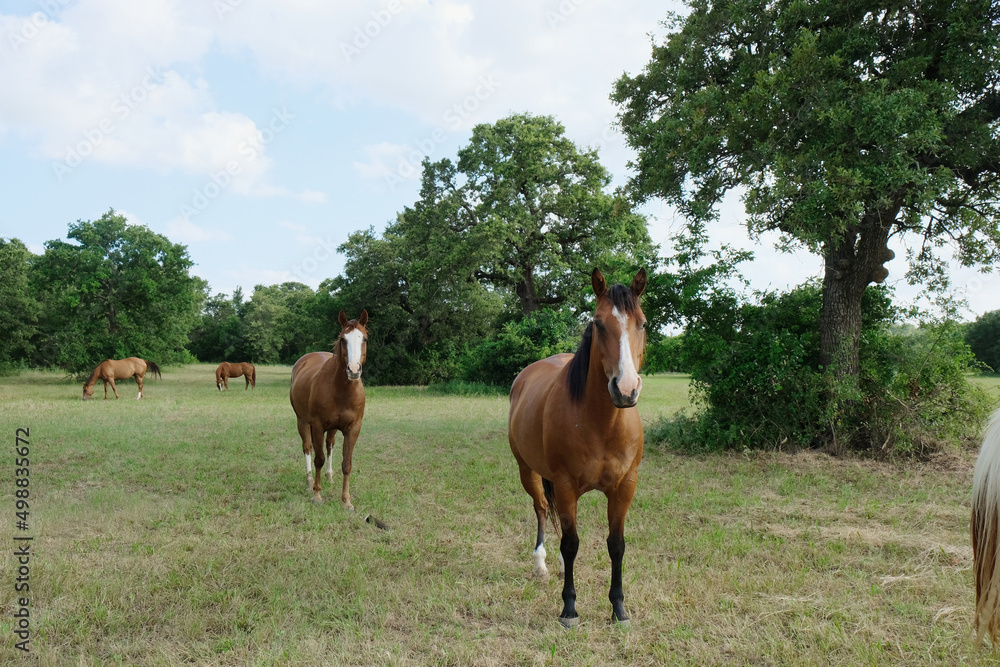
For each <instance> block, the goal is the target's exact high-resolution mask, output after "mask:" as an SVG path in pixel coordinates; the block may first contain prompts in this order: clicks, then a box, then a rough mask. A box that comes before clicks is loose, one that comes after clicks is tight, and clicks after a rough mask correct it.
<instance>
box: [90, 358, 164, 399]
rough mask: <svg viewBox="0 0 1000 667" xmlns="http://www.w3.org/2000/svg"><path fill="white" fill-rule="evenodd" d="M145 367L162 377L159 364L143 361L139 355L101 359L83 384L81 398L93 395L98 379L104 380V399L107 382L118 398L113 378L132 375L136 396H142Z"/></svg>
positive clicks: (106, 396) (121, 378)
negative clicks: (136, 389) (136, 387)
mask: <svg viewBox="0 0 1000 667" xmlns="http://www.w3.org/2000/svg"><path fill="white" fill-rule="evenodd" d="M147 369H148V370H149V371H151V372H153V373H156V376H157V377H159V378H161V379H162V378H163V376H162V375H161V374H160V367H159V366H157V365H156V364H154V363H153V362H152V361H144V360H142V359H140V358H139V357H129V358H128V359H108V360H106V361H102V362H101V363H100V364H99V365H98V366H97V368H95V369H94V372H93V373H91V374H90V379H89V380H87V381H86V382H85V383H84V384H83V400H85V401H86V400H87V399H88V398H90V397H91V396H93V395H94V385H95V384H97V381H98V380H101V381H103V382H104V399H105V400H107V398H108V384H110V385H111V391H113V392H115V398H118V389H117V388H116V387H115V380H124V379H125V378H130V377H134V378H135V381H136V383H138V385H139V395H138V396H136V398H142V376H143V375H145V374H146V370H147Z"/></svg>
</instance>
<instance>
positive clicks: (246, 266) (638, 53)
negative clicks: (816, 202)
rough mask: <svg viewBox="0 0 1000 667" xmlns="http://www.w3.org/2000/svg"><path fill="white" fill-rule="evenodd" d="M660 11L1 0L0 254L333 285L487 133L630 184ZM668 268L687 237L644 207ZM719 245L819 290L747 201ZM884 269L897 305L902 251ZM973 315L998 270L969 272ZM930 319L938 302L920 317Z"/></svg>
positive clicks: (771, 275) (661, 206)
mask: <svg viewBox="0 0 1000 667" xmlns="http://www.w3.org/2000/svg"><path fill="white" fill-rule="evenodd" d="M671 10H673V11H679V12H682V13H683V11H684V7H683V5H681V4H680V3H679V2H670V1H668V2H662V1H652V0H614V1H611V0H509V1H507V2H503V3H499V2H492V3H491V2H485V1H476V0H469V1H465V2H463V1H461V0H433V1H431V0H382V1H374V2H365V1H355V0H350V1H346V0H284V1H283V2H274V1H267V0H143V1H142V2H136V1H135V0H6V1H5V2H4V3H3V4H2V5H0V90H3V91H4V93H3V95H0V201H2V202H3V205H2V206H0V237H5V238H10V237H17V238H19V239H21V240H22V241H23V242H24V243H25V244H27V245H28V247H29V248H30V249H31V250H32V251H33V252H35V253H41V252H43V251H44V243H45V242H46V241H49V240H55V239H65V238H66V234H67V232H68V227H69V225H70V224H73V223H75V222H76V221H78V220H95V219H97V218H99V217H100V216H101V215H102V214H104V213H105V212H107V211H108V210H109V209H114V210H116V211H118V212H119V213H122V214H124V215H125V216H126V217H127V218H128V220H129V221H130V223H132V224H142V225H145V226H147V227H149V228H150V229H151V230H153V231H155V232H157V233H159V234H162V235H164V236H166V237H167V238H168V239H170V241H172V242H174V243H182V244H184V245H186V246H187V248H188V252H189V255H190V257H191V259H192V261H193V262H194V263H195V265H194V267H193V268H192V273H194V274H196V275H198V276H200V277H202V278H204V279H205V280H207V281H208V283H209V286H210V290H211V292H212V293H213V294H216V293H226V294H230V293H232V291H233V289H234V288H236V287H237V286H239V287H242V288H243V291H244V293H246V294H250V293H251V292H252V291H253V287H254V286H255V285H258V284H262V285H273V284H277V283H282V282H285V281H298V282H302V283H305V284H307V285H309V286H311V287H313V288H315V287H317V286H318V285H319V283H320V281H322V280H324V279H326V278H329V277H332V276H335V275H338V274H340V273H341V272H342V270H343V266H344V257H343V256H342V255H340V254H339V253H337V250H336V249H337V246H339V245H340V244H342V243H343V242H344V241H345V240H347V237H348V235H349V234H350V233H351V232H354V231H357V230H363V229H368V228H369V227H373V228H374V229H375V230H376V232H380V231H381V230H382V229H384V227H385V225H386V224H387V223H388V222H390V221H392V220H394V219H395V217H396V215H397V214H398V213H399V212H400V211H402V210H403V209H404V207H406V206H412V205H413V204H414V202H415V201H416V199H417V197H418V194H419V172H420V162H421V160H422V159H423V158H424V157H425V156H426V157H429V158H430V159H432V160H439V159H441V158H443V157H449V158H452V159H454V158H455V155H456V152H457V151H458V149H459V148H460V147H462V146H464V145H465V144H466V143H467V142H468V139H469V136H470V134H471V129H472V127H474V126H475V125H477V124H480V123H492V122H494V121H496V120H498V119H500V118H503V117H505V116H508V115H510V114H512V113H523V112H528V113H532V114H536V115H551V116H554V117H555V118H556V119H557V120H558V121H559V122H561V123H562V124H563V125H564V126H565V128H566V135H567V136H568V137H569V138H570V139H572V140H573V141H575V142H576V143H577V144H578V145H579V146H581V147H588V148H594V149H596V150H597V151H598V154H599V156H600V159H601V162H602V163H603V164H604V166H605V167H606V168H608V170H609V171H610V172H611V174H612V176H613V179H614V185H622V184H624V183H625V182H626V181H627V179H628V177H629V175H630V171H629V167H628V163H629V160H630V159H631V158H632V157H633V154H632V153H631V152H630V149H629V148H628V147H627V146H626V144H625V142H624V140H623V137H622V136H621V134H620V133H619V132H618V131H617V130H616V128H615V121H616V115H617V109H616V108H615V106H614V105H613V104H612V103H611V101H610V100H609V95H610V93H611V90H612V86H613V83H614V81H615V80H616V79H618V78H619V77H620V76H622V74H625V73H628V74H637V73H639V72H640V71H642V69H643V67H644V66H645V65H646V63H647V62H648V61H649V58H650V53H651V46H652V44H653V42H654V41H655V42H660V41H661V40H662V38H663V36H664V35H665V34H666V28H664V26H663V24H662V21H663V20H664V19H665V18H666V17H667V13H668V12H669V11H671ZM642 212H643V213H645V214H646V215H647V216H648V219H649V223H650V224H649V228H650V235H651V236H652V238H653V240H654V242H656V243H658V244H660V245H661V248H662V252H663V253H664V254H669V250H670V237H671V235H672V234H673V233H675V232H676V231H678V230H679V229H680V228H681V226H682V224H683V221H682V220H681V219H680V218H679V216H677V214H676V213H675V212H674V210H673V209H672V208H671V207H669V206H668V205H666V204H665V203H663V202H660V201H652V202H649V203H648V204H646V205H645V206H644V207H643V209H642ZM710 233H711V237H712V240H713V243H714V244H716V245H718V244H722V243H729V244H731V245H734V246H736V247H743V248H749V249H752V250H753V251H754V252H755V254H756V259H755V260H754V261H753V262H752V263H748V264H744V265H742V267H741V270H742V273H743V274H744V276H745V277H746V278H747V279H748V280H749V282H750V285H751V288H752V289H755V290H769V289H772V290H773V289H785V288H787V287H789V286H792V285H796V284H799V283H801V282H802V281H804V280H806V279H807V278H809V277H811V276H819V275H821V272H822V261H821V260H820V259H819V258H818V257H816V256H814V255H810V254H808V253H806V252H798V253H794V254H788V253H779V252H776V251H775V250H774V249H773V243H774V241H775V239H774V238H770V237H764V238H762V239H760V240H759V241H756V242H755V241H753V240H751V239H749V238H748V236H747V233H746V228H745V225H744V215H743V209H742V205H741V203H740V201H739V197H738V196H733V197H731V198H729V200H727V202H726V204H725V205H724V206H723V208H722V215H721V216H720V219H719V221H718V222H717V223H715V224H714V225H713V226H712V227H711V228H710ZM896 254H897V259H895V260H893V261H892V262H890V263H889V264H888V265H887V268H889V270H890V276H889V279H888V281H887V282H888V283H890V284H892V285H894V286H895V288H896V294H897V298H898V300H899V301H902V302H904V303H909V302H913V301H915V300H919V299H920V298H921V297H922V296H923V291H922V290H921V289H920V288H919V287H911V286H908V285H907V284H906V283H905V280H904V279H903V274H904V273H905V270H906V266H905V248H904V247H902V246H897V249H896ZM952 277H953V282H954V284H955V287H956V289H957V293H958V296H960V297H964V298H966V299H967V301H968V303H969V306H970V308H969V310H967V311H965V318H966V319H970V320H971V319H974V318H975V317H976V316H977V315H979V314H982V313H983V312H987V311H990V310H996V309H1000V280H998V279H997V277H996V275H994V274H986V275H983V274H981V273H979V272H978V271H975V270H970V269H959V268H957V267H956V269H955V270H954V271H953V273H952ZM924 305H926V304H924Z"/></svg>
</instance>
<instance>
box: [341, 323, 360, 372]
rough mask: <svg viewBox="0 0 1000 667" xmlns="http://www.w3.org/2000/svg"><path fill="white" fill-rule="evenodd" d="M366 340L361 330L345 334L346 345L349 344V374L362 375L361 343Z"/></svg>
mask: <svg viewBox="0 0 1000 667" xmlns="http://www.w3.org/2000/svg"><path fill="white" fill-rule="evenodd" d="M364 338H365V335H364V334H363V333H361V330H360V329H354V330H353V331H350V332H348V333H346V334H344V343H346V344H347V372H348V373H350V374H352V375H360V374H361V343H363V342H364Z"/></svg>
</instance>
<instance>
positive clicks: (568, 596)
mask: <svg viewBox="0 0 1000 667" xmlns="http://www.w3.org/2000/svg"><path fill="white" fill-rule="evenodd" d="M555 491H556V496H555V499H556V509H557V510H558V512H559V525H560V526H562V533H563V535H562V540H560V541H559V555H560V556H562V559H563V565H564V567H565V579H564V580H563V590H562V599H563V610H562V613H561V614H559V622H560V623H562V624H563V626H564V627H567V628H573V627H576V626H577V625H578V624H579V623H580V616H579V614H577V613H576V587H575V586H574V585H573V564H574V562H575V561H576V554H577V552H578V551H579V550H580V536H579V535H578V534H577V532H576V505H577V501H578V500H579V496H578V495H577V492H576V489H574V488H572V487H571V486H569V485H567V484H556V487H555Z"/></svg>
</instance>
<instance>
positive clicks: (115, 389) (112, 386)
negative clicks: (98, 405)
mask: <svg viewBox="0 0 1000 667" xmlns="http://www.w3.org/2000/svg"><path fill="white" fill-rule="evenodd" d="M108 382H110V383H111V391H113V392H115V398H116V399H117V398H119V396H118V387H116V386H115V379H114V378H111V379H110V380H108V381H107V382H105V383H104V398H105V399H106V398H107V397H108Z"/></svg>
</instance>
